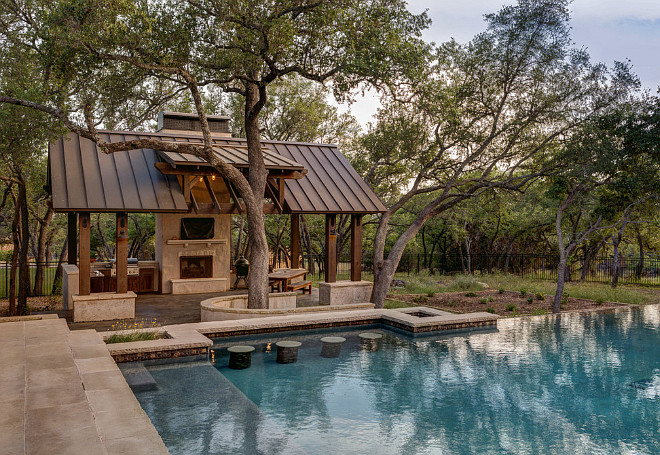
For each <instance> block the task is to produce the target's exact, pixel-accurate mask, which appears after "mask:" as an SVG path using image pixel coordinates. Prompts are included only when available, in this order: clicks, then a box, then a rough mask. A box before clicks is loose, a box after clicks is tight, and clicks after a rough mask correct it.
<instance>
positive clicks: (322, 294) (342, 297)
mask: <svg viewBox="0 0 660 455" xmlns="http://www.w3.org/2000/svg"><path fill="white" fill-rule="evenodd" d="M373 287H374V284H373V283H372V282H371V281H337V282H335V283H326V282H320V283H319V303H321V304H327V305H351V304H353V303H366V302H369V301H370V300H371V290H372V289H373Z"/></svg>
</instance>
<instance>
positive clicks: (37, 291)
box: [32, 207, 54, 295]
mask: <svg viewBox="0 0 660 455" xmlns="http://www.w3.org/2000/svg"><path fill="white" fill-rule="evenodd" d="M53 214H54V213H53V209H52V208H51V207H48V209H47V210H46V213H45V215H44V217H43V219H41V220H37V223H38V225H39V233H38V234H37V254H36V256H35V259H36V261H37V268H36V270H35V274H34V288H33V290H32V294H33V295H42V294H43V290H44V289H43V288H44V266H45V265H46V264H45V262H46V261H47V257H46V253H47V250H48V248H47V245H46V243H47V240H48V236H47V231H48V228H49V227H50V222H51V221H52V219H53Z"/></svg>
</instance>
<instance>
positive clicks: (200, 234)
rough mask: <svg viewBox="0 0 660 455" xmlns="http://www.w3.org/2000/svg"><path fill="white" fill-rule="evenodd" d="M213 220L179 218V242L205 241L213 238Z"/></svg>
mask: <svg viewBox="0 0 660 455" xmlns="http://www.w3.org/2000/svg"><path fill="white" fill-rule="evenodd" d="M214 228H215V220H214V219H213V218H181V240H207V239H212V238H213V231H214Z"/></svg>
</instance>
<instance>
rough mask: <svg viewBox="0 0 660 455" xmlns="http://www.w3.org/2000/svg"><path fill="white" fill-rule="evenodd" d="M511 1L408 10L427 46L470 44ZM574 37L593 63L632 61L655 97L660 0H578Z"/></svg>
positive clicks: (475, 0)
mask: <svg viewBox="0 0 660 455" xmlns="http://www.w3.org/2000/svg"><path fill="white" fill-rule="evenodd" d="M514 3H515V1H506V0H408V4H409V9H410V10H411V11H412V12H414V13H420V12H422V11H424V10H425V9H427V10H428V14H429V16H430V17H431V19H432V21H433V23H432V24H431V27H430V29H429V30H427V31H426V33H425V35H424V38H425V39H426V40H427V41H434V42H436V43H441V42H444V41H447V40H448V39H450V38H452V37H453V38H456V40H458V41H459V42H466V41H469V40H470V39H471V38H472V37H473V36H474V35H475V34H477V33H479V32H481V31H483V30H484V28H485V23H484V21H483V15H484V14H486V13H490V12H495V11H497V10H498V9H499V8H500V7H501V6H502V5H503V4H514ZM570 9H571V12H572V14H571V17H572V19H571V27H572V32H571V36H572V38H573V41H574V42H575V44H576V46H578V47H584V48H586V49H587V51H588V52H589V54H590V55H591V58H592V60H593V61H599V62H604V63H606V64H607V65H608V66H611V65H612V63H614V61H616V60H619V61H624V60H626V59H627V60H630V62H631V63H632V65H633V71H634V72H635V73H636V74H637V75H638V76H639V77H640V79H641V81H642V84H643V85H644V86H645V87H647V88H649V89H650V90H651V91H652V92H653V93H656V92H657V90H658V86H660V0H574V1H573V3H572V4H571V7H570ZM377 105H378V103H377V101H376V99H375V98H374V97H373V96H370V95H367V96H365V97H364V99H361V100H359V101H358V102H357V103H355V104H353V105H352V107H351V111H352V112H353V114H354V115H355V116H356V117H357V119H358V120H359V121H360V123H361V124H362V125H366V124H367V123H368V122H370V121H372V115H373V114H374V113H375V111H376V108H377Z"/></svg>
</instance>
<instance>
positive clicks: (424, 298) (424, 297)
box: [412, 295, 429, 303]
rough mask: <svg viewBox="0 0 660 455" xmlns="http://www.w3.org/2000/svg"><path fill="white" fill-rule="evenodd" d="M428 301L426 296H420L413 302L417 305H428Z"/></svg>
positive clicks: (414, 298)
mask: <svg viewBox="0 0 660 455" xmlns="http://www.w3.org/2000/svg"><path fill="white" fill-rule="evenodd" d="M428 299H429V298H428V297H426V296H425V295H418V296H417V297H413V299H412V301H413V302H415V303H426V302H427V301H428Z"/></svg>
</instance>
